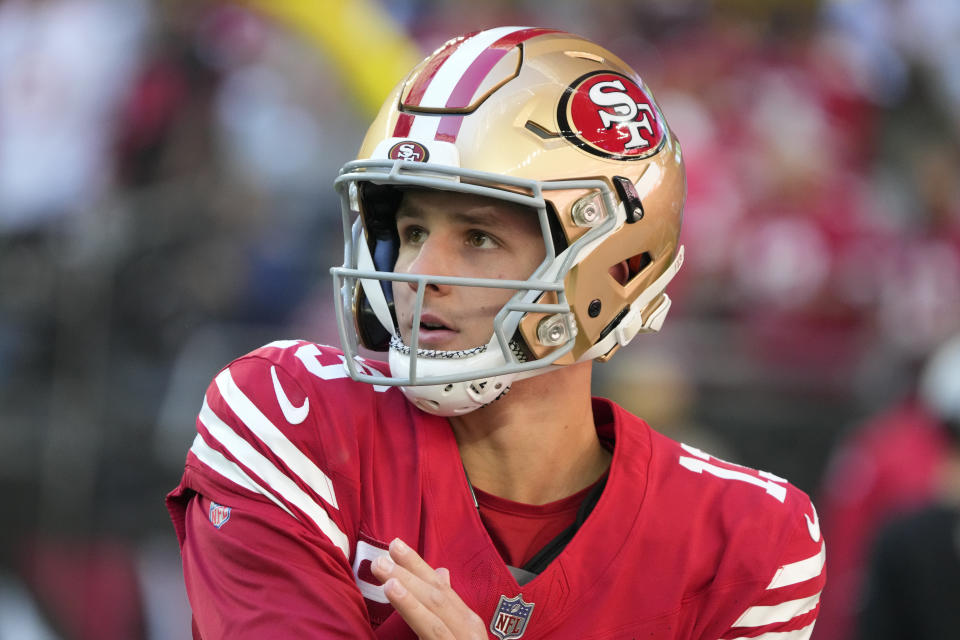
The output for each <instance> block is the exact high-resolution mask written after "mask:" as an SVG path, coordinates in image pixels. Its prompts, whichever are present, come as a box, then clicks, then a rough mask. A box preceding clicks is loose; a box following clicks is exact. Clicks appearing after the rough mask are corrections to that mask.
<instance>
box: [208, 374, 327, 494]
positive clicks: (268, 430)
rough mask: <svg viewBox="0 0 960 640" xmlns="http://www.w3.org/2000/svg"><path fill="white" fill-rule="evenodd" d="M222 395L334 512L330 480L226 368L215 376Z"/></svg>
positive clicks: (262, 439)
mask: <svg viewBox="0 0 960 640" xmlns="http://www.w3.org/2000/svg"><path fill="white" fill-rule="evenodd" d="M216 382H217V388H218V389H219V390H220V395H222V396H223V399H224V400H225V401H226V402H227V405H229V407H230V408H231V409H232V410H233V412H234V413H235V414H237V417H238V418H240V420H241V421H242V422H243V424H245V425H246V426H247V428H249V429H250V431H252V432H253V434H254V435H255V436H257V438H259V439H260V441H261V442H263V443H264V444H265V445H267V448H269V449H270V450H271V451H272V452H273V453H274V454H276V456H277V457H278V458H280V459H281V460H283V463H284V464H285V465H287V467H288V468H289V469H290V471H292V472H293V473H294V474H296V475H297V476H299V477H300V478H302V479H303V481H304V482H306V483H307V486H309V487H310V488H311V489H313V490H314V491H315V492H316V493H317V495H318V496H320V497H321V498H323V499H324V500H325V501H326V502H327V504H329V505H330V506H331V507H333V508H334V509H337V508H339V507H338V506H337V497H336V495H335V494H334V491H333V483H332V482H331V481H330V478H328V477H327V476H326V474H325V473H324V472H323V471H321V470H320V468H319V467H317V465H316V464H314V463H313V461H312V460H311V459H310V458H308V457H307V456H306V455H304V453H303V452H302V451H300V449H298V448H297V447H296V446H295V445H294V444H293V443H292V442H290V440H288V439H287V437H286V436H285V435H283V433H282V432H281V431H280V430H279V429H277V427H276V426H274V424H273V423H272V422H270V419H269V418H267V416H265V415H263V412H261V411H260V409H258V408H257V406H256V405H255V404H254V403H253V402H252V401H251V400H250V398H248V397H247V396H246V395H244V393H243V392H242V391H241V390H240V387H238V386H237V383H236V382H235V381H234V379H233V376H232V375H231V374H230V369H224V370H223V371H221V372H220V374H219V375H218V376H217V377H216Z"/></svg>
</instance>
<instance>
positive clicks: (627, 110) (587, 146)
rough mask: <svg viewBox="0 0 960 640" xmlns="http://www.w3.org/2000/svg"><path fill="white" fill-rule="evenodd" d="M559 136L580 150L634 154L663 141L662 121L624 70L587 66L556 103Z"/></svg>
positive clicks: (651, 151)
mask: <svg viewBox="0 0 960 640" xmlns="http://www.w3.org/2000/svg"><path fill="white" fill-rule="evenodd" d="M557 121H558V122H559V123H560V132H561V133H562V134H563V136H564V137H565V138H566V139H567V140H569V141H570V142H572V143H574V144H575V145H577V146H578V147H580V148H581V149H583V150H584V151H588V152H590V153H592V154H594V155H597V156H602V157H605V158H614V159H616V160H639V159H641V158H647V157H649V156H652V155H653V154H655V153H656V152H657V151H659V150H660V147H661V146H663V141H664V139H665V135H664V134H665V129H666V127H665V125H664V124H663V121H662V120H661V119H660V114H659V112H658V111H657V108H656V107H655V106H654V103H653V100H652V99H651V98H650V96H648V95H647V93H646V92H645V91H644V90H643V88H641V87H640V86H639V85H637V83H636V82H634V81H633V80H631V79H630V78H628V77H627V76H625V75H622V74H619V73H615V72H613V71H591V72H590V73H587V74H585V75H583V76H580V77H579V78H577V80H576V81H575V82H574V83H573V84H571V85H570V86H569V87H567V90H566V91H564V93H563V98H561V99H560V104H559V105H558V108H557Z"/></svg>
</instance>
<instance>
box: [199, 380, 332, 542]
mask: <svg viewBox="0 0 960 640" xmlns="http://www.w3.org/2000/svg"><path fill="white" fill-rule="evenodd" d="M200 422H202V423H203V425H204V426H205V427H206V428H207V431H209V432H210V435H211V436H212V437H213V438H215V439H216V440H217V441H219V442H220V444H222V445H223V446H224V447H226V449H227V451H229V452H230V454H231V455H233V457H234V458H236V459H237V461H239V462H240V463H241V464H243V466H245V467H247V468H248V469H250V470H251V471H253V472H254V473H255V474H257V475H258V476H260V477H261V478H262V479H263V480H264V481H266V483H267V485H268V486H269V487H270V488H271V489H273V490H274V491H276V492H277V494H279V495H280V497H281V498H283V499H284V500H286V501H287V502H289V503H291V504H293V505H294V506H296V507H297V508H298V509H300V510H301V511H303V512H304V513H306V514H307V515H308V516H310V519H311V520H313V521H314V522H315V523H316V525H317V526H318V527H320V531H322V532H323V533H324V534H325V535H326V536H327V537H328V538H329V539H330V541H331V542H333V543H334V544H335V545H337V546H338V547H340V550H341V551H343V555H344V556H346V557H347V558H349V557H350V544H349V540H348V539H347V536H346V535H345V534H344V533H343V531H341V530H340V527H338V526H337V524H336V523H335V522H334V521H333V520H332V519H331V518H330V515H329V514H328V513H327V512H326V511H325V510H324V509H323V508H322V507H321V506H320V505H319V504H317V502H316V501H315V500H314V499H313V498H311V497H310V496H309V495H307V493H306V492H305V491H304V490H303V489H301V488H300V487H298V486H297V483H296V482H294V481H293V480H291V479H290V477H289V476H287V475H285V474H284V473H283V472H282V471H280V470H279V469H277V468H276V467H275V466H274V465H273V464H272V463H271V462H270V461H269V460H267V459H266V458H264V457H263V455H261V454H260V452H258V451H257V450H256V449H254V448H253V446H251V445H250V443H249V442H247V441H246V440H244V439H243V438H241V437H240V436H238V435H237V434H236V433H234V431H233V429H231V428H230V425H228V424H227V423H225V422H224V421H223V420H221V419H220V418H219V417H218V416H217V414H215V413H214V412H213V409H211V408H210V405H209V404H207V400H206V398H204V400H203V407H202V408H201V409H200Z"/></svg>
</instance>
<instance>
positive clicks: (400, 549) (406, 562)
mask: <svg viewBox="0 0 960 640" xmlns="http://www.w3.org/2000/svg"><path fill="white" fill-rule="evenodd" d="M390 557H391V558H393V561H394V562H396V563H397V564H398V565H400V566H401V567H403V568H404V569H406V570H407V571H409V572H410V573H412V574H413V575H415V576H417V577H418V578H420V579H421V580H423V581H425V582H434V581H435V580H436V575H435V574H434V572H433V567H431V566H430V565H429V564H427V561H426V560H424V559H423V558H421V557H420V554H419V553H417V552H416V551H414V550H413V549H411V548H410V546H409V545H408V544H407V543H405V542H404V541H403V540H401V539H400V538H394V539H393V541H392V542H391V543H390Z"/></svg>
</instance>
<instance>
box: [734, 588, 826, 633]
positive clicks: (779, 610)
mask: <svg viewBox="0 0 960 640" xmlns="http://www.w3.org/2000/svg"><path fill="white" fill-rule="evenodd" d="M819 601H820V594H819V593H817V594H816V595H812V596H810V597H809V598H801V599H799V600H790V601H788V602H782V603H780V604H775V605H771V606H764V605H757V606H754V607H750V608H749V609H747V610H746V611H744V612H743V615H742V616H740V618H739V619H738V620H737V621H736V622H734V623H733V626H735V627H762V626H765V625H768V624H774V623H775V622H787V621H789V620H792V619H793V618H796V617H797V616H802V615H803V614H805V613H809V612H810V611H813V610H814V608H816V606H817V602H819Z"/></svg>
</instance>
